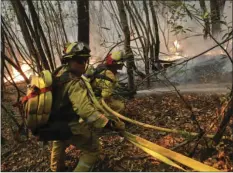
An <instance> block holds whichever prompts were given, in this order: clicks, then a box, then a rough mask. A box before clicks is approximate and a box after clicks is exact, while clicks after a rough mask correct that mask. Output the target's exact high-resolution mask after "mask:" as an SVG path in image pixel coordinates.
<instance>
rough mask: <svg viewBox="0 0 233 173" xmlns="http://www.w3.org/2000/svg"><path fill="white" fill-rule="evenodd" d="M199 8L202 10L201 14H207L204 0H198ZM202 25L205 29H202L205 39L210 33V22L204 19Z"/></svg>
mask: <svg viewBox="0 0 233 173" xmlns="http://www.w3.org/2000/svg"><path fill="white" fill-rule="evenodd" d="M199 2H200V6H201V8H202V12H203V14H205V13H207V9H206V5H205V0H199ZM204 23H205V28H204V39H207V37H208V34H209V33H210V22H209V18H204Z"/></svg>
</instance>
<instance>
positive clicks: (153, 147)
mask: <svg viewBox="0 0 233 173" xmlns="http://www.w3.org/2000/svg"><path fill="white" fill-rule="evenodd" d="M82 78H83V80H84V82H85V84H86V87H87V90H88V93H89V96H90V97H91V100H92V102H93V103H94V104H95V105H96V106H97V108H99V109H100V110H101V111H103V112H104V113H105V115H106V116H107V117H108V118H109V119H112V120H116V119H118V118H121V119H124V120H126V121H129V122H132V121H135V120H131V119H129V118H126V117H124V116H123V115H120V114H118V113H117V112H115V111H113V110H112V109H111V108H109V107H108V106H107V104H106V103H105V102H104V100H103V99H102V104H103V106H104V108H105V109H106V110H107V111H106V110H105V109H104V108H103V107H102V106H101V105H100V103H99V101H98V100H97V99H96V97H95V95H94V92H93V90H92V87H91V85H90V83H89V80H88V79H87V78H86V77H85V76H82ZM113 115H115V116H113ZM135 122H137V124H139V125H143V126H144V125H147V126H148V127H150V126H151V125H148V124H145V123H141V122H138V121H135ZM135 122H134V123H135ZM135 124H136V123H135ZM154 127H156V126H154ZM154 129H156V130H162V131H164V130H166V132H171V129H166V128H160V127H156V128H154ZM187 133H189V132H187ZM123 136H124V137H125V138H126V139H127V140H128V141H129V142H131V143H132V144H134V145H135V146H137V147H139V148H141V149H142V150H143V151H145V152H146V153H148V154H150V155H151V156H153V157H154V158H156V159H158V160H160V161H162V162H164V163H166V164H168V165H171V166H174V167H176V168H178V169H181V170H183V171H185V169H183V168H182V167H180V166H179V165H177V164H176V163H174V162H173V161H172V160H174V161H176V162H178V163H181V164H183V165H185V166H187V167H189V168H192V169H194V170H196V171H205V172H210V171H212V172H219V170H218V169H215V168H213V167H210V166H208V165H205V164H203V163H201V162H198V161H196V160H193V159H191V158H189V157H186V156H184V155H182V154H179V153H176V152H174V151H172V150H169V149H166V148H164V147H161V146H159V145H157V144H154V143H152V142H150V141H147V140H146V139H143V138H141V137H139V136H135V135H133V134H131V133H129V132H124V133H123ZM169 158H170V159H172V160H170V159H169Z"/></svg>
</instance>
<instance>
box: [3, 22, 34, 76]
mask: <svg viewBox="0 0 233 173" xmlns="http://www.w3.org/2000/svg"><path fill="white" fill-rule="evenodd" d="M2 24H3V25H2V30H3V28H4V30H5V32H7V33H6V35H7V34H8V35H9V39H11V41H12V42H13V43H14V45H15V47H16V49H17V52H18V53H19V54H20V56H21V57H22V59H23V61H24V62H26V64H28V65H29V66H30V68H31V69H33V70H34V71H35V72H36V69H35V68H34V67H33V66H32V64H31V63H32V62H31V63H30V62H28V60H27V59H26V58H25V57H24V55H23V54H22V52H21V49H20V48H19V45H18V44H17V43H16V41H15V39H14V38H13V36H12V34H11V33H10V31H9V30H8V28H7V27H6V25H5V22H4V21H3V20H2ZM26 56H27V55H26ZM28 59H29V58H28ZM30 61H33V59H30Z"/></svg>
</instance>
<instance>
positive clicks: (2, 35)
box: [1, 25, 5, 100]
mask: <svg viewBox="0 0 233 173" xmlns="http://www.w3.org/2000/svg"><path fill="white" fill-rule="evenodd" d="M1 26H2V25H1ZM1 41H2V45H1V46H2V47H1V49H2V52H3V54H5V39H4V32H3V29H2V28H1ZM4 67H5V60H4V57H1V99H2V100H3V98H4V92H3V91H4V89H5V87H4V77H3V76H4V75H3V74H4Z"/></svg>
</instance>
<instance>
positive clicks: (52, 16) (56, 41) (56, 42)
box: [46, 2, 62, 57]
mask: <svg viewBox="0 0 233 173" xmlns="http://www.w3.org/2000/svg"><path fill="white" fill-rule="evenodd" d="M49 6H50V9H51V10H52V11H53V10H54V9H53V6H52V4H50V2H49ZM46 8H47V11H48V14H49V15H50V17H51V18H53V20H55V18H56V16H54V15H55V14H54V13H53V12H51V11H50V10H49V7H48V6H47V5H46ZM50 23H51V28H52V32H53V34H54V38H55V39H54V42H55V47H56V50H57V54H58V56H59V57H61V56H62V54H61V49H60V45H59V38H58V33H57V32H56V31H57V30H56V26H55V22H52V21H51V20H50Z"/></svg>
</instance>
